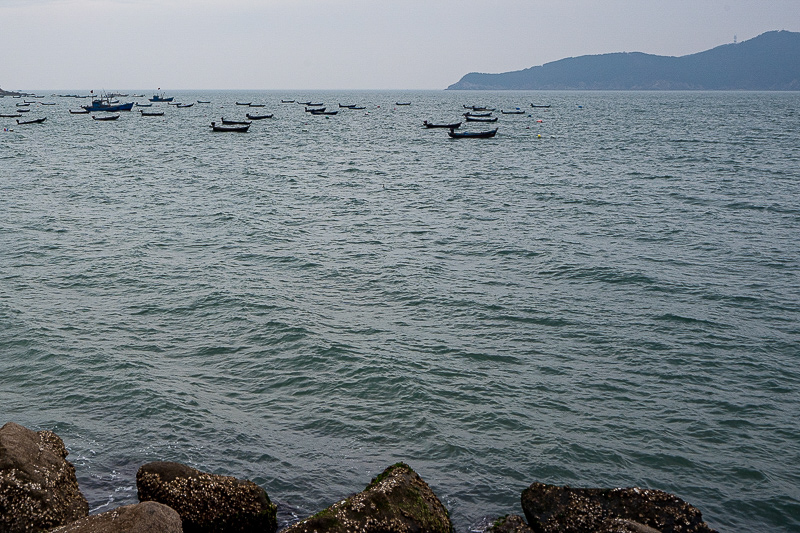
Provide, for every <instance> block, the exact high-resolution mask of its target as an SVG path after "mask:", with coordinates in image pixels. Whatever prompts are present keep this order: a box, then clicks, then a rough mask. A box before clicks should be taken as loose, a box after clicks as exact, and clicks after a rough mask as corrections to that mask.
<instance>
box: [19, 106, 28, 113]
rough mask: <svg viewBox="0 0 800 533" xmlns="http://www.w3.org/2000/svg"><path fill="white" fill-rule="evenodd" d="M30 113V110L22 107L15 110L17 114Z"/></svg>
mask: <svg viewBox="0 0 800 533" xmlns="http://www.w3.org/2000/svg"><path fill="white" fill-rule="evenodd" d="M30 112H31V110H30V109H28V108H27V107H23V108H20V109H17V113H30Z"/></svg>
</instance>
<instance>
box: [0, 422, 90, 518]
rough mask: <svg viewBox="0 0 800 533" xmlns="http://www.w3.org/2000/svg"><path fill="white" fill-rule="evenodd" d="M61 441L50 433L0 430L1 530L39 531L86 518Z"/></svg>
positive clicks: (83, 501)
mask: <svg viewBox="0 0 800 533" xmlns="http://www.w3.org/2000/svg"><path fill="white" fill-rule="evenodd" d="M67 455H68V452H67V449H66V448H65V447H64V442H63V441H62V440H61V439H60V438H59V437H58V436H56V434H55V433H53V432H52V431H38V432H36V431H32V430H30V429H28V428H25V427H23V426H20V425H19V424H15V423H13V422H8V423H7V424H5V425H4V426H3V427H2V428H0V531H2V532H4V533H6V532H8V533H15V532H17V531H38V530H41V529H49V528H53V527H56V526H60V525H63V524H67V523H70V522H72V521H74V520H77V519H79V518H82V517H84V516H87V515H88V514H89V503H88V502H87V501H86V498H85V497H84V496H83V494H82V493H81V491H80V489H79V488H78V481H77V479H76V477H75V467H74V466H73V465H72V463H70V462H69V461H67V460H66V457H67Z"/></svg>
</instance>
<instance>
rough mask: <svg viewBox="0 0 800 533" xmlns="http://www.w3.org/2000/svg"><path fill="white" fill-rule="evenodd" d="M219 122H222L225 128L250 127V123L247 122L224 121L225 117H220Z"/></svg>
mask: <svg viewBox="0 0 800 533" xmlns="http://www.w3.org/2000/svg"><path fill="white" fill-rule="evenodd" d="M220 120H222V123H223V124H225V125H226V126H245V125H247V126H249V125H250V122H248V121H246V120H225V117H222V118H221V119H220ZM212 124H213V122H212Z"/></svg>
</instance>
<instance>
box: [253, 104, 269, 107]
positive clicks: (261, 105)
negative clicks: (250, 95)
mask: <svg viewBox="0 0 800 533" xmlns="http://www.w3.org/2000/svg"><path fill="white" fill-rule="evenodd" d="M250 107H267V104H250Z"/></svg>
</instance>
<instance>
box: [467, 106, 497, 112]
mask: <svg viewBox="0 0 800 533" xmlns="http://www.w3.org/2000/svg"><path fill="white" fill-rule="evenodd" d="M472 110H473V111H494V110H495V108H494V107H480V106H472Z"/></svg>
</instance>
